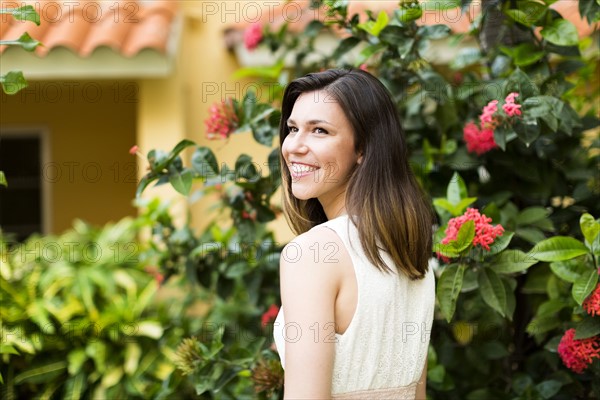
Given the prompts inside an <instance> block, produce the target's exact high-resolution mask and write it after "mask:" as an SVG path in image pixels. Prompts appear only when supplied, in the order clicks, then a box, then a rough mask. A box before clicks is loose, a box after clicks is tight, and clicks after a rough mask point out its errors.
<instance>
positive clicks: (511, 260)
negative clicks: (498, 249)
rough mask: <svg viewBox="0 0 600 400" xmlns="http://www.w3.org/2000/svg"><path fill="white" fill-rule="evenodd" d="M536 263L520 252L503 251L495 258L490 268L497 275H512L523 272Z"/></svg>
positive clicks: (533, 259)
mask: <svg viewBox="0 0 600 400" xmlns="http://www.w3.org/2000/svg"><path fill="white" fill-rule="evenodd" d="M537 262H538V261H537V260H536V259H535V258H533V257H532V256H531V255H530V254H529V253H524V252H522V251H521V250H505V251H504V252H502V253H500V255H499V256H498V257H497V258H496V261H495V262H494V263H493V264H492V268H493V269H494V271H496V272H497V273H499V274H512V273H515V272H521V271H525V270H526V269H528V268H529V267H531V266H532V265H534V264H537Z"/></svg>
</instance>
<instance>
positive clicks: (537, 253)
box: [529, 236, 588, 261]
mask: <svg viewBox="0 0 600 400" xmlns="http://www.w3.org/2000/svg"><path fill="white" fill-rule="evenodd" d="M587 252H588V249H587V247H585V245H584V244H583V243H581V242H580V241H579V240H577V239H574V238H572V237H568V236H554V237H551V238H549V239H546V240H543V241H541V242H540V243H538V244H537V245H535V246H534V247H533V249H531V250H530V251H529V253H530V254H531V256H532V257H534V258H536V259H538V260H540V261H564V260H569V259H571V258H575V257H578V256H580V255H583V254H586V253H587Z"/></svg>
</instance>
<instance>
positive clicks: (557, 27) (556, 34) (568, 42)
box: [540, 18, 579, 46]
mask: <svg viewBox="0 0 600 400" xmlns="http://www.w3.org/2000/svg"><path fill="white" fill-rule="evenodd" d="M540 33H541V35H542V37H543V38H544V39H546V40H547V41H549V42H550V43H553V44H556V45H559V46H576V45H577V44H578V43H579V36H577V28H576V27H575V25H573V23H572V22H570V21H567V20H566V19H562V18H561V19H555V20H554V21H552V22H551V23H550V25H546V26H544V28H543V29H542V31H541V32H540Z"/></svg>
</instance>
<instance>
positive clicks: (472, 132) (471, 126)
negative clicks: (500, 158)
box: [463, 92, 521, 155]
mask: <svg viewBox="0 0 600 400" xmlns="http://www.w3.org/2000/svg"><path fill="white" fill-rule="evenodd" d="M518 96H519V94H518V93H516V92H512V93H510V94H509V95H508V96H506V99H504V105H503V106H502V110H503V111H504V113H505V114H506V115H507V116H508V117H514V116H515V115H521V110H520V108H521V105H520V104H515V97H518ZM497 112H498V100H492V101H490V102H489V103H488V104H487V105H486V106H485V107H483V110H482V111H481V115H480V116H479V122H480V126H481V128H480V127H479V126H477V125H476V124H475V123H473V122H469V123H468V124H467V125H465V127H464V128H463V138H464V140H465V142H466V143H467V151H468V152H469V153H477V155H482V154H484V153H487V152H488V151H490V150H492V149H494V148H496V147H498V145H497V144H496V141H495V140H494V129H496V127H497V126H498V124H499V120H498V117H499V116H498V115H496V113H497Z"/></svg>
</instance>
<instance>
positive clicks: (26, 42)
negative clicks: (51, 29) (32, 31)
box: [0, 32, 41, 51]
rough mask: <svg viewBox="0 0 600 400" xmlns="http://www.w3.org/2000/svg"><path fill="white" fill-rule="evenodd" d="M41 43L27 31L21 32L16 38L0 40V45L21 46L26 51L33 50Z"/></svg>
mask: <svg viewBox="0 0 600 400" xmlns="http://www.w3.org/2000/svg"><path fill="white" fill-rule="evenodd" d="M40 44H41V43H40V42H38V41H37V40H35V39H33V38H32V37H31V36H29V34H28V33H27V32H25V33H23V34H22V35H21V37H19V38H18V39H17V40H0V45H7V46H21V47H22V48H23V49H25V50H27V51H33V50H35V48H36V47H38V46H39V45H40Z"/></svg>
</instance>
